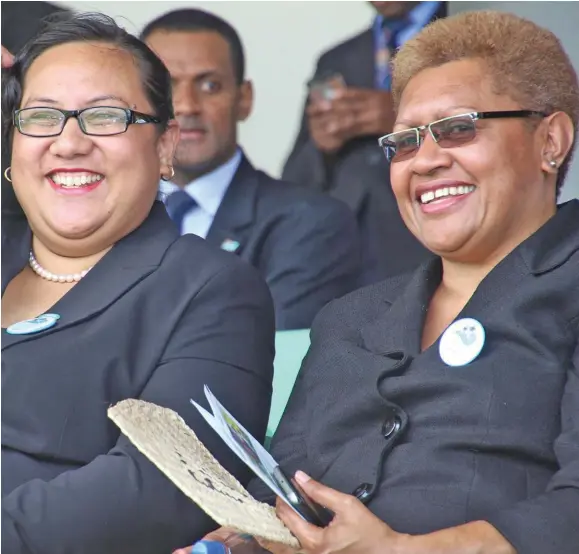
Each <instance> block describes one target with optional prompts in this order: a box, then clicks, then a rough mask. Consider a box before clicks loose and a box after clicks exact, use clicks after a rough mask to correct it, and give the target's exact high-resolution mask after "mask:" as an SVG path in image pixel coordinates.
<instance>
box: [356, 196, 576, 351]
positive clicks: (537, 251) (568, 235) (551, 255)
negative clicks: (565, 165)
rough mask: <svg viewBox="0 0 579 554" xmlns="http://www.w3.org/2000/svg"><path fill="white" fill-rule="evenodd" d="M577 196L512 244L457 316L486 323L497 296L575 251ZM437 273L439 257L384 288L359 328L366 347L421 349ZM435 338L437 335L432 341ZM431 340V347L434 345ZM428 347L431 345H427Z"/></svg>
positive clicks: (439, 272)
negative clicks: (375, 311) (380, 302)
mask: <svg viewBox="0 0 579 554" xmlns="http://www.w3.org/2000/svg"><path fill="white" fill-rule="evenodd" d="M577 221H579V200H571V201H569V202H567V203H566V204H563V205H561V206H559V208H558V211H557V214H555V216H553V217H552V218H551V219H550V220H549V221H547V223H545V224H544V225H543V227H541V228H540V229H539V230H537V231H536V232H535V233H534V234H533V235H531V236H530V237H529V238H528V239H526V240H525V241H524V242H523V243H521V244H520V245H519V246H517V247H516V248H515V249H514V250H513V252H511V253H510V254H509V255H508V256H506V257H505V258H504V259H503V260H502V261H501V262H500V263H499V264H497V265H496V267H495V268H494V269H493V270H492V271H491V272H490V273H489V274H488V275H487V276H486V277H485V278H484V279H483V280H482V282H481V283H480V284H479V286H478V288H477V290H476V291H475V293H474V294H473V296H472V297H471V298H470V300H469V301H468V302H467V303H466V305H465V306H464V308H463V309H462V310H461V312H460V313H459V314H458V315H457V316H456V318H455V321H456V320H458V319H462V318H466V317H472V318H474V319H477V320H478V321H480V323H481V324H482V325H483V327H484V326H486V324H487V321H491V320H492V319H493V318H494V317H496V313H497V312H498V311H500V306H501V299H502V298H504V297H505V295H508V294H510V291H512V290H516V289H517V286H518V284H519V283H520V282H521V281H522V280H524V279H527V278H529V276H530V275H534V276H539V275H541V274H543V273H546V272H548V271H551V270H553V269H555V268H557V267H559V266H560V265H562V264H563V263H565V261H566V260H568V259H569V258H570V257H571V255H572V254H574V253H575V252H577V251H579V225H577ZM441 278H442V264H441V261H440V258H437V257H436V258H432V259H430V260H428V261H427V262H425V263H424V264H423V265H422V266H420V268H419V269H418V270H416V272H415V273H414V274H413V275H412V276H411V278H410V280H409V281H407V282H404V281H403V279H402V278H401V280H400V286H399V287H395V288H392V287H390V289H389V293H388V294H389V297H387V298H384V313H383V315H382V317H380V318H378V319H376V320H375V321H373V322H371V323H369V324H368V325H367V326H366V327H364V328H363V329H362V330H361V333H362V338H363V340H364V344H365V345H366V347H367V348H368V349H369V350H370V351H371V352H374V353H376V354H380V355H382V356H386V355H388V354H391V353H392V352H395V351H402V352H404V353H407V354H410V355H412V356H416V355H419V354H420V352H421V336H422V330H423V327H424V320H425V317H426V312H427V311H428V305H429V302H430V299H431V298H432V295H433V294H434V292H435V290H436V288H437V287H438V285H439V284H440V280H441ZM437 343H438V340H437V341H436V342H435V344H434V345H436V344H437ZM434 345H433V346H434ZM431 348H432V347H431Z"/></svg>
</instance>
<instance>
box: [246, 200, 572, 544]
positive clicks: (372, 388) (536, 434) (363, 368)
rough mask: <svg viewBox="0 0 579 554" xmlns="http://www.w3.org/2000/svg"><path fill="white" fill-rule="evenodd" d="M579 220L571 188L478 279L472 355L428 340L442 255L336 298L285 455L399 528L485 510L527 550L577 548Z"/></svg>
mask: <svg viewBox="0 0 579 554" xmlns="http://www.w3.org/2000/svg"><path fill="white" fill-rule="evenodd" d="M578 222H579V201H578V200H574V201H570V202H568V203H567V204H565V205H563V206H562V207H561V208H560V210H559V213H558V214H557V215H556V216H555V217H554V218H552V219H551V220H550V221H549V222H548V223H546V224H545V225H544V226H543V228H541V229H540V230H539V231H538V232H537V233H535V234H534V235H533V236H532V237H530V238H529V239H527V240H526V241H525V242H524V243H522V244H521V245H520V246H519V247H518V248H516V249H515V250H514V251H513V252H512V253H511V254H510V255H509V256H507V257H506V258H505V259H504V260H503V261H502V262H501V263H500V264H499V265H498V266H497V267H495V269H494V270H493V271H491V273H490V274H489V275H488V276H487V277H486V278H485V279H484V280H483V282H482V283H481V284H480V285H479V287H478V289H477V290H476V292H475V293H474V295H473V296H472V298H471V299H470V301H469V302H468V304H467V305H466V306H465V307H464V309H463V310H462V312H461V313H460V315H459V316H458V317H457V319H460V318H463V317H472V318H475V319H477V320H478V321H479V322H480V323H481V324H482V325H483V326H484V328H485V330H486V343H485V345H484V347H483V350H482V352H481V354H480V355H479V357H478V358H476V359H475V360H474V361H473V362H471V363H470V364H468V365H466V366H463V367H449V366H447V365H445V364H444V363H443V362H442V360H441V358H440V355H439V342H438V341H437V342H436V343H435V344H434V345H433V346H431V347H430V348H427V349H426V350H425V351H423V352H421V351H420V338H421V332H422V327H423V323H424V318H425V316H426V310H427V306H428V302H429V300H430V298H431V296H432V294H433V292H434V290H435V289H436V287H437V285H438V284H439V282H440V278H441V264H440V260H439V258H433V259H432V260H430V261H428V262H426V263H425V264H424V265H422V266H421V267H420V268H419V269H417V270H416V272H415V273H414V275H413V276H411V277H410V278H408V277H407V278H404V277H397V278H392V279H390V280H387V281H385V282H382V283H379V284H376V285H372V286H370V287H367V288H364V289H360V290H358V291H356V292H354V293H352V294H351V295H348V296H347V297H345V298H342V299H341V300H338V301H336V302H333V303H331V304H330V305H328V306H327V307H326V308H325V309H324V310H323V311H322V312H321V313H320V315H319V316H318V318H316V321H315V322H314V326H313V329H312V345H311V349H310V351H309V353H308V354H307V356H306V359H305V362H304V365H303V367H302V370H301V372H300V374H299V377H298V380H297V383H296V387H295V389H294V391H293V393H292V396H291V398H290V401H289V405H288V407H287V410H286V412H285V413H284V416H283V418H282V420H281V423H280V426H279V428H278V430H277V433H276V435H275V436H274V438H273V443H272V454H273V456H274V457H275V458H276V459H277V460H278V461H279V462H280V463H281V464H282V466H285V468H286V470H287V471H288V472H290V474H291V473H293V472H294V471H295V470H297V469H302V470H305V471H306V472H309V473H310V475H312V477H314V478H317V479H321V481H322V482H324V483H326V484H328V485H329V486H331V487H334V488H336V489H338V490H341V491H343V492H346V493H352V492H354V491H356V494H358V495H359V496H361V497H364V496H366V498H367V501H368V506H369V508H370V510H372V511H373V512H374V513H375V514H376V515H377V516H378V517H380V518H381V519H382V520H383V521H385V522H387V523H388V524H389V525H391V526H392V527H393V528H394V529H395V530H396V531H399V532H403V533H411V534H422V533H428V532H431V531H434V530H438V529H443V528H448V527H452V526H456V525H459V524H463V523H466V522H469V521H475V520H481V519H482V520H487V521H489V522H490V523H491V524H492V525H494V526H495V527H496V528H497V529H498V530H499V531H500V532H501V533H502V534H503V535H504V536H505V537H506V538H507V540H509V541H510V542H511V543H512V544H513V546H514V547H515V549H516V551H517V552H518V554H577V548H578V546H579V525H578V519H577V511H578V508H579V225H578ZM398 427H399V429H397V428H398ZM250 490H251V491H252V492H253V493H254V494H256V495H257V496H258V497H259V498H262V499H268V493H267V491H265V490H263V487H261V486H260V484H259V483H258V482H257V481H252V483H251V484H250Z"/></svg>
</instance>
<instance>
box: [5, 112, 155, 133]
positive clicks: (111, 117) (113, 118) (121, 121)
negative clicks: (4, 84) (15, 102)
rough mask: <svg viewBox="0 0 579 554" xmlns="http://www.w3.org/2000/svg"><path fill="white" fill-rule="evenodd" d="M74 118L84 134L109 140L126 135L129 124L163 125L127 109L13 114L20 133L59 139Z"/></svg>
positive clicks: (152, 117)
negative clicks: (67, 124)
mask: <svg viewBox="0 0 579 554" xmlns="http://www.w3.org/2000/svg"><path fill="white" fill-rule="evenodd" d="M71 117H74V118H76V120H77V121H78V126H79V127H80V129H81V131H82V132H83V133H84V134H85V135H94V136H99V137H108V136H111V135H120V134H121V133H124V132H125V131H126V130H127V129H128V127H129V125H131V124H141V123H161V120H160V119H159V118H158V117H155V116H153V115H147V114H144V113H139V112H135V111H133V110H129V109H128V108H119V107H115V106H97V107H93V108H84V109H83V110H59V109H57V108H47V107H36V108H24V109H22V110H15V111H14V125H15V126H16V128H17V129H18V131H19V132H20V133H22V134H23V135H27V136H29V137H56V136H58V135H60V134H61V133H62V131H63V129H64V126H65V125H66V122H67V121H68V120H69V119H70V118H71Z"/></svg>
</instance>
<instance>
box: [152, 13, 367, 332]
mask: <svg viewBox="0 0 579 554" xmlns="http://www.w3.org/2000/svg"><path fill="white" fill-rule="evenodd" d="M141 38H142V39H143V40H145V41H146V42H147V44H148V45H149V46H150V47H151V48H152V49H153V50H154V51H155V52H156V54H157V55H158V56H159V57H160V58H161V59H162V60H163V62H164V63H165V65H166V66H167V68H168V69H169V72H170V73H171V77H172V79H173V104H174V108H175V114H176V118H177V120H178V122H179V125H180V128H181V139H180V142H179V145H178V148H177V154H176V157H175V162H174V163H175V167H174V169H175V175H174V177H173V178H172V180H171V182H162V183H161V192H163V193H165V195H166V205H167V210H168V212H169V215H171V217H172V218H173V219H174V221H175V222H176V224H177V225H178V226H179V228H180V229H181V232H182V233H193V234H196V235H198V236H201V237H204V238H206V239H207V240H208V241H209V242H212V243H213V244H215V245H216V246H218V247H220V248H222V249H223V250H226V251H229V252H231V253H232V255H239V256H240V257H241V258H242V259H245V260H246V261H247V262H249V263H251V264H252V265H254V266H255V267H256V268H257V269H258V270H259V271H260V273H261V274H262V276H263V277H264V279H265V280H266V282H267V283H268V285H269V287H270V290H271V293H272V297H273V300H274V304H275V309H276V324H277V328H278V329H298V328H309V327H310V326H311V323H312V320H313V318H314V316H315V315H316V313H317V312H318V311H319V310H320V309H321V308H322V307H323V306H324V305H325V304H326V303H328V302H329V301H330V300H333V299H334V298H337V297H340V296H342V295H344V294H346V293H348V292H350V291H351V290H353V289H354V288H356V286H357V284H358V278H359V272H360V243H359V240H358V232H357V228H356V223H355V220H354V218H353V216H352V214H351V212H350V210H348V208H347V206H345V205H344V204H343V203H341V202H339V201H337V200H335V199H331V198H328V197H327V196H325V195H322V194H319V193H317V192H314V191H310V190H307V189H306V188H305V187H301V186H298V185H293V184H290V183H282V182H280V181H277V180H274V179H272V178H271V177H269V176H268V175H266V174H265V173H263V172H261V171H258V170H257V169H255V168H254V167H253V166H252V165H251V163H250V162H249V160H248V159H247V157H246V156H245V155H244V153H243V152H242V150H241V149H240V148H239V146H238V144H237V125H238V123H240V122H242V121H245V120H246V119H247V118H248V117H249V115H250V113H251V108H252V104H253V90H252V84H251V82H250V81H248V80H246V79H245V58H244V52H243V46H242V44H241V41H240V38H239V36H238V34H237V32H236V31H235V30H234V29H233V28H232V27H231V25H229V24H228V23H227V22H226V21H224V20H222V19H221V18H219V17H217V16H215V15H213V14H210V13H207V12H204V11H201V10H196V9H182V10H177V11H173V12H170V13H167V14H165V15H163V16H161V17H159V18H158V19H156V20H154V21H152V22H151V23H149V24H148V25H147V26H146V27H145V29H144V30H143V32H142V34H141ZM264 140H273V138H271V137H264Z"/></svg>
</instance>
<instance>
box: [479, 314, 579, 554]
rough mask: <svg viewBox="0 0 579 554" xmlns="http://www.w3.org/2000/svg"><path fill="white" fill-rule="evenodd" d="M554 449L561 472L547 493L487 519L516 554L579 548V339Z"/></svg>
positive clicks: (573, 553) (565, 553) (562, 553)
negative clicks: (559, 430)
mask: <svg viewBox="0 0 579 554" xmlns="http://www.w3.org/2000/svg"><path fill="white" fill-rule="evenodd" d="M577 323H578V324H579V321H577ZM575 334H576V336H578V335H579V329H577V330H576V331H575ZM554 449H555V455H556V457H557V460H558V462H559V471H557V472H556V473H555V475H554V476H553V478H552V479H551V481H550V482H549V484H548V487H547V490H546V491H545V493H544V494H543V495H542V496H539V497H536V498H533V499H530V500H527V501H524V502H521V503H519V504H516V505H515V506H513V507H512V508H510V509H507V510H503V511H501V512H497V513H496V514H495V515H493V516H492V517H490V518H487V521H488V522H489V523H491V524H492V525H493V526H494V527H495V528H496V529H497V530H498V531H499V532H500V533H501V534H502V535H503V536H504V537H505V538H506V539H507V540H508V541H509V542H510V543H511V544H512V545H513V547H514V548H515V550H516V551H517V554H546V553H551V552H552V553H553V554H554V553H557V554H577V552H578V549H579V515H578V513H579V341H578V343H577V345H576V348H575V353H574V356H573V361H572V366H571V367H570V368H569V370H568V376H567V382H566V385H565V390H564V393H563V398H562V402H561V433H560V435H559V437H558V438H557V440H556V441H555V444H554Z"/></svg>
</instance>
